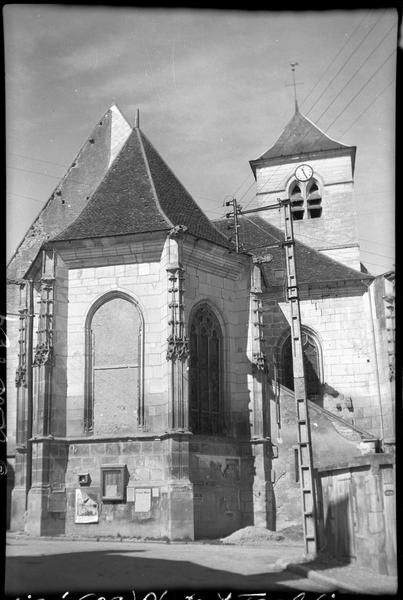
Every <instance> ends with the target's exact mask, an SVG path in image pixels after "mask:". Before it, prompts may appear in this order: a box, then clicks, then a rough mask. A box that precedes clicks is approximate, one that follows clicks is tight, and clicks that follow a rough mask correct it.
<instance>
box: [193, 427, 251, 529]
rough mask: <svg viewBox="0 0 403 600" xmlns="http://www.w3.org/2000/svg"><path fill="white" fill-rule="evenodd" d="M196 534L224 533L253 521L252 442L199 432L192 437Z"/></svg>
mask: <svg viewBox="0 0 403 600" xmlns="http://www.w3.org/2000/svg"><path fill="white" fill-rule="evenodd" d="M190 479H191V481H192V483H193V492H194V526H195V538H209V537H212V538H217V537H224V536H226V535H228V534H230V533H232V532H233V531H235V530H237V529H240V528H241V527H245V526H246V525H251V524H252V523H253V492H252V484H253V458H252V455H251V447H250V444H248V443H245V442H244V443H240V442H238V441H236V440H230V439H223V438H215V439H214V438H212V437H210V436H195V437H194V438H192V440H191V441H190Z"/></svg>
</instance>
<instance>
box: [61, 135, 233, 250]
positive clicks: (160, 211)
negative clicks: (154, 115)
mask: <svg viewBox="0 0 403 600" xmlns="http://www.w3.org/2000/svg"><path fill="white" fill-rule="evenodd" d="M175 225H185V226H186V227H187V228H188V231H189V233H191V234H193V235H194V236H196V237H198V238H202V239H205V240H208V241H211V242H214V243H216V244H219V245H221V246H225V247H229V242H228V240H227V239H226V238H225V237H224V236H223V235H222V234H221V233H220V232H219V231H218V230H217V229H216V228H215V227H214V225H213V224H212V223H211V222H210V220H209V219H208V218H207V217H206V215H205V214H204V213H203V212H202V210H201V209H200V208H199V206H198V205H197V204H196V202H195V201H194V200H193V198H192V197H191V196H190V194H189V193H188V192H187V190H186V189H185V188H184V187H183V185H182V184H181V183H180V181H179V180H178V179H177V178H176V176H175V175H174V174H173V173H172V171H171V170H170V169H169V167H168V166H167V165H166V163H165V162H164V160H163V159H162V158H161V156H160V155H159V154H158V152H157V151H156V150H155V148H154V147H153V146H152V144H151V143H150V142H149V140H148V139H147V138H146V136H145V135H144V134H143V133H142V131H141V130H140V129H139V128H138V127H136V128H135V129H133V131H132V133H131V134H130V137H129V139H128V140H127V142H126V144H125V145H124V147H123V148H122V149H121V151H120V153H119V155H118V156H117V158H116V159H115V161H114V163H113V164H112V166H111V167H110V169H109V171H108V172H107V174H106V176H105V177H104V179H103V181H102V182H101V183H100V185H99V186H98V188H97V189H96V190H95V192H94V193H93V194H92V196H91V197H90V198H89V201H88V203H87V206H86V207H85V208H84V210H83V211H82V213H81V214H80V215H79V217H78V218H77V219H76V220H75V221H74V222H73V223H72V224H71V225H70V226H69V227H67V229H65V230H64V231H62V232H61V233H60V234H59V235H57V236H56V237H55V238H53V240H54V241H60V240H74V239H84V238H94V237H107V236H114V235H124V234H131V233H146V232H151V231H161V230H169V229H171V228H172V227H174V226H175Z"/></svg>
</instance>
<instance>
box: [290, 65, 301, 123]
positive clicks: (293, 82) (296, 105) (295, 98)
mask: <svg viewBox="0 0 403 600" xmlns="http://www.w3.org/2000/svg"><path fill="white" fill-rule="evenodd" d="M297 66H298V63H297V62H292V63H290V67H291V72H292V83H291V84H289V85H292V86H293V87H294V101H295V112H298V111H299V109H298V100H297V83H296V82H295V67H297ZM298 85H299V84H298Z"/></svg>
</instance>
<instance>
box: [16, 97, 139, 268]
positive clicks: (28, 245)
mask: <svg viewBox="0 0 403 600" xmlns="http://www.w3.org/2000/svg"><path fill="white" fill-rule="evenodd" d="M130 131H131V127H130V125H129V123H128V122H127V121H126V119H125V118H124V116H123V115H122V113H121V112H120V110H119V109H118V108H117V106H115V105H114V106H112V107H111V108H110V109H109V110H108V111H107V112H106V113H105V114H104V115H103V117H102V119H100V121H99V122H98V124H97V125H96V127H95V128H94V129H93V131H92V132H91V135H90V136H89V137H88V139H87V140H86V142H85V143H84V145H83V146H82V148H81V150H80V151H79V153H78V154H77V156H76V158H75V159H74V161H73V162H72V164H71V166H70V167H69V169H68V170H67V172H66V174H65V176H64V177H62V178H61V180H60V182H59V183H58V184H57V186H56V187H55V189H54V191H53V193H52V194H51V196H50V198H49V199H48V201H47V202H46V204H45V205H44V206H43V208H42V209H41V210H40V212H39V214H38V216H37V218H36V219H35V221H34V222H33V224H32V225H31V227H30V228H29V230H28V231H27V233H26V235H25V236H24V238H23V240H22V241H21V243H20V245H19V246H18V248H17V250H16V251H15V253H14V254H13V256H12V258H11V259H10V262H9V264H8V267H7V276H8V277H9V278H10V279H18V278H20V277H22V276H23V275H24V273H25V272H26V271H27V269H28V268H29V267H30V265H31V263H32V261H33V260H34V259H35V257H36V255H37V254H38V252H39V250H40V248H41V246H42V244H43V243H44V242H46V241H47V240H48V239H49V238H51V237H54V236H55V235H57V234H58V233H60V232H61V231H63V230H64V229H66V227H67V226H68V225H69V224H70V223H72V222H73V221H75V219H76V218H77V217H78V216H79V215H80V213H81V211H82V210H83V208H84V207H85V205H86V204H87V202H88V198H89V196H90V195H91V194H92V193H93V191H94V190H95V189H96V188H97V187H98V185H99V183H100V182H101V181H102V179H103V178H104V176H105V173H106V172H107V170H108V168H109V166H110V165H111V162H112V161H113V159H114V157H115V155H116V153H117V152H118V151H119V149H120V148H121V146H122V144H124V143H125V141H126V140H127V138H128V136H129V135H130Z"/></svg>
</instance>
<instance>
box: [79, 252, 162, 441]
mask: <svg viewBox="0 0 403 600" xmlns="http://www.w3.org/2000/svg"><path fill="white" fill-rule="evenodd" d="M165 279H166V273H165V272H164V271H162V270H161V268H160V264H159V262H152V263H140V264H126V265H109V266H102V267H98V268H95V267H91V268H82V269H70V270H69V305H68V357H67V390H68V392H67V434H68V435H73V436H74V435H81V434H82V433H83V431H84V424H83V418H84V393H85V369H86V365H85V344H86V340H85V324H86V317H87V314H88V311H89V310H90V308H91V307H92V305H93V304H94V302H95V301H96V300H98V299H99V298H100V297H101V296H102V295H104V294H106V293H108V292H111V291H115V290H120V291H122V292H124V293H126V294H128V295H129V296H130V297H131V298H133V300H134V301H135V302H136V304H137V305H138V307H139V310H140V311H141V314H142V316H143V319H144V333H143V344H144V349H143V353H144V365H143V374H142V377H143V386H144V387H143V388H142V390H141V393H142V394H143V395H144V397H145V398H147V402H146V403H145V411H146V423H147V427H148V428H149V430H156V431H159V430H164V429H166V428H167V407H166V402H167V386H168V382H167V380H166V378H165V377H164V375H165V371H166V359H165V355H164V353H163V348H164V342H165V340H166V337H167V336H166V335H165V336H164V334H166V320H165V319H163V318H162V312H163V311H164V310H165V306H164V304H165V300H166V296H165V293H164V292H165V290H166V282H165ZM164 322H165V327H161V323H164ZM164 337H165V339H164ZM128 392H129V391H128ZM125 404H126V408H127V410H128V411H133V410H134V411H135V412H136V411H137V398H136V390H134V391H133V393H132V396H130V392H129V393H128V396H127V398H126V400H125ZM120 415H121V424H122V427H124V426H125V422H126V415H125V411H121V412H120Z"/></svg>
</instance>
